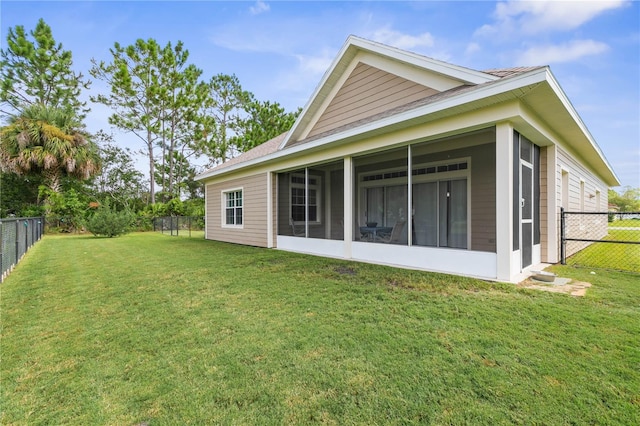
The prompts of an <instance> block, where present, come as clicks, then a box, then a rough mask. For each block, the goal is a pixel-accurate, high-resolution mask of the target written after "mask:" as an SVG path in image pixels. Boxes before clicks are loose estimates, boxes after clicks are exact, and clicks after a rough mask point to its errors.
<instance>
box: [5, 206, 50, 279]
mask: <svg viewBox="0 0 640 426" xmlns="http://www.w3.org/2000/svg"><path fill="white" fill-rule="evenodd" d="M43 234H44V218H43V217H21V218H10V219H6V218H5V219H0V236H1V239H0V268H1V270H2V275H0V282H2V281H4V279H5V277H6V276H7V275H9V273H10V272H11V270H12V269H13V268H14V266H16V265H17V264H18V262H19V261H20V259H22V256H24V254H25V253H26V252H27V250H29V248H31V246H32V245H34V244H35V243H36V242H37V241H39V240H40V238H42V235H43Z"/></svg>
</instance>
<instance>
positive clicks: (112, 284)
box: [0, 233, 640, 425]
mask: <svg viewBox="0 0 640 426" xmlns="http://www.w3.org/2000/svg"><path fill="white" fill-rule="evenodd" d="M554 271H555V272H557V273H559V274H561V275H563V276H573V277H574V278H576V279H581V280H586V281H589V282H591V283H592V284H593V287H592V288H591V289H590V290H589V292H588V293H587V296H586V297H584V298H573V297H571V296H566V295H559V294H551V293H544V292H537V291H534V290H524V289H521V288H518V287H516V286H514V285H509V284H494V283H488V282H483V281H478V280H473V279H465V278H458V277H451V276H446V275H438V274H429V273H421V272H415V271H406V270H397V269H392V268H387V267H381V266H376V265H367V264H358V263H350V262H345V261H338V260H330V259H322V258H317V257H310V256H303V255H297V254H291V253H285V252H279V251H276V250H266V249H258V248H251V247H243V246H236V245H230V244H223V243H216V242H211V241H206V240H203V239H197V238H171V237H169V236H166V235H165V236H163V235H161V234H157V233H147V234H131V235H126V236H123V237H119V238H112V239H105V238H94V237H90V236H64V237H61V236H46V237H45V238H44V240H43V241H41V242H40V243H38V244H37V245H36V246H35V247H34V248H33V249H32V250H31V251H30V252H29V253H28V254H27V255H26V257H25V258H24V259H23V261H22V262H21V263H20V264H19V265H18V267H17V268H16V269H15V270H14V271H13V272H12V274H11V275H10V276H9V277H8V278H7V279H6V280H5V282H4V283H3V284H2V285H1V286H0V291H1V299H0V303H1V305H0V312H1V327H2V328H1V336H0V337H1V343H2V345H1V348H0V349H1V356H2V360H1V364H0V368H1V371H0V372H1V380H2V383H1V386H0V388H1V391H0V392H1V394H0V395H1V398H2V399H1V401H0V407H1V410H2V417H1V418H0V423H1V424H3V425H10V424H28V425H34V424H52V425H60V424H77V425H94V424H117V425H139V424H148V425H177V424H237V425H241V424H260V425H269V424H274V425H275V424H277V425H282V424H286V425H289V424H311V423H324V424H340V425H342V424H362V425H375V424H380V425H383V424H384V425H386V424H456V425H458V424H473V425H476V424H480V425H482V424H486V425H500V424H504V425H507V424H508V425H511V424H527V425H529V424H548V425H562V424H607V425H615V424H625V425H631V424H640V305H639V303H638V300H640V285H638V282H637V281H638V280H637V275H634V274H625V273H615V272H608V273H606V274H605V273H600V272H598V273H597V274H596V275H592V274H589V271H584V270H579V269H573V268H569V267H555V268H554Z"/></svg>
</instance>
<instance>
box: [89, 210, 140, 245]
mask: <svg viewBox="0 0 640 426" xmlns="http://www.w3.org/2000/svg"><path fill="white" fill-rule="evenodd" d="M131 222H132V217H131V214H130V213H128V212H117V211H115V210H112V209H111V208H110V207H109V205H108V204H105V205H103V206H101V207H99V208H98V210H96V212H95V213H94V215H93V216H92V217H91V218H89V220H88V221H87V229H88V230H89V232H91V233H92V234H93V235H96V236H98V235H103V236H105V237H116V236H118V235H122V234H126V233H127V232H129V229H130V227H131Z"/></svg>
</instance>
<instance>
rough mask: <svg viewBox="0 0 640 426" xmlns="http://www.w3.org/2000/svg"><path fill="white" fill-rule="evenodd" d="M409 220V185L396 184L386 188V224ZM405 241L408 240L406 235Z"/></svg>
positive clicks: (392, 224) (391, 224)
mask: <svg viewBox="0 0 640 426" xmlns="http://www.w3.org/2000/svg"><path fill="white" fill-rule="evenodd" d="M401 221H405V222H406V221H407V186H406V185H395V186H388V187H386V188H385V218H384V224H385V226H394V225H395V224H396V223H397V222H401ZM403 241H406V237H405V239H404V240H403Z"/></svg>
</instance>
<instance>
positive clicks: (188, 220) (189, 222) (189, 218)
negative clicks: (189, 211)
mask: <svg viewBox="0 0 640 426" xmlns="http://www.w3.org/2000/svg"><path fill="white" fill-rule="evenodd" d="M187 223H188V225H187V226H189V238H191V216H189V217H188V218H187Z"/></svg>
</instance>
